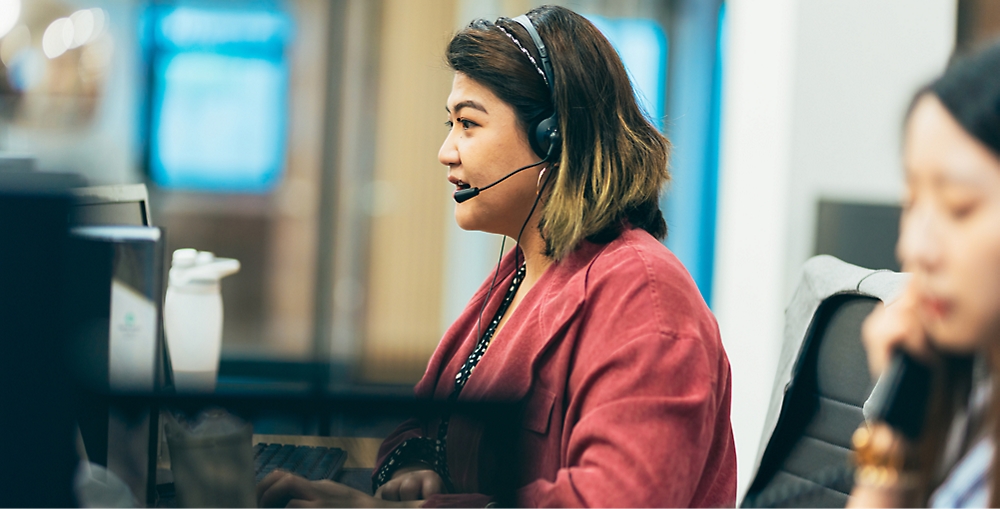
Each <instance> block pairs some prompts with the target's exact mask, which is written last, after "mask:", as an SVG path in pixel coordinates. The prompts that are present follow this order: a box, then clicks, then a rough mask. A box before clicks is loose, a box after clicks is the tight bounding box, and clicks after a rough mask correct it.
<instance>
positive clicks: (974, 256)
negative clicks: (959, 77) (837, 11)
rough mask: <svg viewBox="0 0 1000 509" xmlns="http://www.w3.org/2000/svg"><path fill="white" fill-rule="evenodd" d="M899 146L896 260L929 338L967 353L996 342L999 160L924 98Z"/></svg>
mask: <svg viewBox="0 0 1000 509" xmlns="http://www.w3.org/2000/svg"><path fill="white" fill-rule="evenodd" d="M904 146H905V148H904V151H903V159H904V163H905V165H906V197H905V200H904V207H903V218H902V223H901V229H900V236H899V244H898V246H897V255H898V256H899V259H900V260H901V261H902V264H903V270H904V271H907V272H912V273H913V274H914V280H913V282H914V289H915V290H916V293H917V295H918V300H919V308H918V313H919V315H920V319H921V321H922V322H923V324H924V328H925V329H926V331H927V333H928V335H929V336H930V338H931V340H932V341H934V342H935V344H936V345H937V346H938V347H939V348H941V349H943V350H946V351H951V352H953V353H970V352H972V351H973V350H976V349H978V348H980V347H983V346H986V344H987V341H990V340H996V339H1000V160H998V159H997V156H996V155H995V154H993V153H992V152H990V150H989V149H987V148H986V147H985V146H984V145H983V144H982V143H980V142H979V141H978V140H977V139H975V138H974V137H972V136H971V135H969V134H968V133H967V132H966V131H965V130H964V129H963V128H962V127H961V125H959V124H958V122H957V121H956V120H955V119H954V118H953V117H952V116H951V114H950V113H949V112H948V110H946V109H945V107H944V105H942V104H941V102H940V101H939V100H938V99H937V97H935V96H933V95H931V94H926V95H925V96H923V97H922V98H921V99H920V100H919V102H918V103H917V105H916V107H915V108H914V110H913V113H912V115H911V117H910V119H909V122H908V123H907V129H906V139H905V145H904Z"/></svg>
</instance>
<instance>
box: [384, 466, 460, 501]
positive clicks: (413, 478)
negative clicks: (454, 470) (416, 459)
mask: <svg viewBox="0 0 1000 509" xmlns="http://www.w3.org/2000/svg"><path fill="white" fill-rule="evenodd" d="M443 491H444V482H443V481H442V480H441V476H440V475H438V473H437V472H435V471H433V470H431V469H430V467H428V466H426V465H420V466H412V467H405V468H401V469H399V470H397V471H396V472H395V473H394V474H393V476H392V479H391V480H390V481H389V482H387V483H385V484H383V485H382V486H381V487H380V488H379V489H378V491H376V492H375V498H381V499H382V500H389V501H394V502H396V501H401V502H406V501H412V500H426V499H427V497H429V496H431V495H435V494H438V493H442V492H443Z"/></svg>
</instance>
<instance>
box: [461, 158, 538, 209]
mask: <svg viewBox="0 0 1000 509" xmlns="http://www.w3.org/2000/svg"><path fill="white" fill-rule="evenodd" d="M546 160H547V158H546V159H542V160H541V161H538V162H537V163H531V164H529V165H527V166H524V167H521V168H518V169H516V170H514V171H512V172H510V173H508V174H507V175H504V177H503V178H501V179H500V180H498V181H496V182H494V183H492V184H490V185H488V186H486V187H483V188H479V187H470V188H469V189H459V190H458V191H455V194H453V195H452V197H453V198H455V202H457V203H462V202H464V201H467V200H471V199H473V198H475V197H476V196H479V193H480V192H481V191H485V190H487V189H489V188H491V187H493V186H495V185H497V184H499V183H501V182H503V181H504V180H507V179H509V178H511V177H513V176H514V175H516V174H518V173H520V172H522V171H524V170H527V169H528V168H534V167H535V166H538V165H539V164H542V163H544V162H545V161H546Z"/></svg>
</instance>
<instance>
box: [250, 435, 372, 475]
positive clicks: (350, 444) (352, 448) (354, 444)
mask: <svg viewBox="0 0 1000 509" xmlns="http://www.w3.org/2000/svg"><path fill="white" fill-rule="evenodd" d="M261 442H263V443H266V444H288V445H308V446H311V447H339V448H341V449H343V450H345V451H347V461H346V462H345V463H344V468H367V469H372V468H375V460H376V458H377V457H378V448H379V446H380V445H382V439H381V438H363V437H317V436H306V435H254V436H253V443H255V444H259V443H261Z"/></svg>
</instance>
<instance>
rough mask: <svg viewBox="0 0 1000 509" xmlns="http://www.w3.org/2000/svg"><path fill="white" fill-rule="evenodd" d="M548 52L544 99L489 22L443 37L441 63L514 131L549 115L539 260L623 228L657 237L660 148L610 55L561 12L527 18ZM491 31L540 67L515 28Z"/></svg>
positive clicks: (526, 64)
mask: <svg viewBox="0 0 1000 509" xmlns="http://www.w3.org/2000/svg"><path fill="white" fill-rule="evenodd" d="M528 17H529V18H530V19H531V21H532V24H534V25H535V28H536V29H537V30H538V32H539V34H540V35H541V37H542V40H543V41H544V42H545V45H546V47H547V48H548V52H549V57H550V59H551V62H552V72H553V74H554V79H553V81H554V90H553V91H552V93H550V92H549V88H548V86H547V85H546V84H545V82H544V81H543V80H542V77H541V76H540V75H539V73H538V71H537V70H536V69H535V67H534V66H533V65H532V64H531V62H530V61H529V60H528V58H527V57H526V56H525V55H524V54H523V53H522V52H521V51H520V49H519V48H518V47H517V46H516V45H515V44H514V43H513V42H512V41H511V40H510V39H509V38H508V37H507V36H506V35H504V33H503V32H502V31H501V30H499V29H498V28H496V26H495V25H494V23H491V22H489V21H486V20H476V21H473V22H472V23H470V24H469V26H467V27H466V28H464V29H463V30H461V31H460V32H459V33H458V34H456V35H455V37H454V38H452V40H451V42H450V43H449V45H448V50H447V61H448V65H449V66H450V67H451V68H452V69H453V70H455V71H456V72H461V73H463V74H465V75H466V76H468V77H470V78H472V79H473V80H474V81H476V82H478V83H480V84H482V85H484V86H485V87H487V88H488V89H489V90H490V91H492V92H493V93H494V94H495V95H496V96H497V97H498V98H500V99H501V100H502V101H504V102H506V103H507V104H510V105H511V106H512V107H513V108H514V111H515V114H516V116H517V119H518V122H519V124H520V126H521V128H522V129H524V130H525V132H526V130H527V126H529V125H530V124H531V122H532V121H534V120H536V119H539V118H545V117H547V116H549V115H550V114H551V113H552V111H553V108H554V109H555V111H556V112H557V113H558V116H559V129H560V131H561V133H562V140H563V141H562V143H563V145H562V152H561V156H560V160H559V165H558V167H557V168H555V169H554V170H555V178H554V179H553V182H554V183H553V184H552V187H551V189H550V190H549V194H548V196H547V198H546V201H545V204H544V209H543V213H542V219H541V222H540V224H539V228H540V230H541V234H542V237H543V238H544V239H545V247H546V253H545V254H546V255H548V256H550V257H552V258H554V259H556V260H559V259H561V258H563V257H564V256H565V255H566V254H568V253H569V252H571V251H572V250H573V249H574V248H575V247H576V246H577V245H578V244H579V242H580V241H581V240H583V239H587V240H589V241H592V242H596V243H607V242H610V241H611V240H614V239H615V238H616V237H618V235H619V233H620V232H621V231H622V228H624V227H625V225H626V223H627V224H630V225H632V226H634V227H637V228H642V229H644V230H646V231H647V232H649V233H650V234H652V235H653V236H654V237H656V238H659V239H662V238H664V237H666V234H667V225H666V222H664V220H663V214H662V213H661V212H660V208H659V193H660V190H661V189H662V188H663V186H664V185H665V184H666V183H667V182H668V181H669V179H670V174H669V172H668V170H667V157H668V153H669V149H670V144H669V142H668V141H667V139H666V138H665V137H664V136H663V135H662V134H661V133H660V132H659V131H657V130H656V128H655V127H654V126H653V125H652V124H651V123H650V122H649V120H648V119H647V118H646V116H645V115H644V114H643V112H642V110H641V108H640V107H639V105H638V103H637V102H636V98H635V94H634V92H633V89H632V84H631V83H630V82H629V78H628V74H627V73H626V72H625V67H624V66H623V65H622V62H621V59H620V58H619V57H618V54H617V52H616V51H615V49H614V48H613V47H612V46H611V44H610V43H608V41H607V39H605V38H604V36H603V35H602V34H601V33H600V31H599V30H597V28H596V27H594V25H593V24H591V23H590V22H589V21H587V19H586V18H584V17H583V16H580V15H579V14H576V13H575V12H573V11H570V10H568V9H565V8H562V7H554V6H543V7H539V8H537V9H534V10H532V11H531V12H529V13H528ZM497 24H499V25H500V26H502V27H503V28H504V29H505V30H506V31H508V32H510V33H511V34H512V35H513V36H514V37H516V38H517V39H518V40H519V41H520V42H521V45H522V46H524V47H525V48H526V49H527V50H528V51H530V52H531V54H532V56H533V57H534V59H535V61H536V62H541V59H540V56H539V54H538V51H537V48H535V47H534V45H533V44H532V43H531V37H530V36H529V35H528V33H527V32H526V31H525V30H524V28H523V27H522V26H521V25H519V24H518V23H516V22H514V21H512V20H509V19H504V18H501V19H500V20H497Z"/></svg>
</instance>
